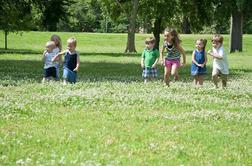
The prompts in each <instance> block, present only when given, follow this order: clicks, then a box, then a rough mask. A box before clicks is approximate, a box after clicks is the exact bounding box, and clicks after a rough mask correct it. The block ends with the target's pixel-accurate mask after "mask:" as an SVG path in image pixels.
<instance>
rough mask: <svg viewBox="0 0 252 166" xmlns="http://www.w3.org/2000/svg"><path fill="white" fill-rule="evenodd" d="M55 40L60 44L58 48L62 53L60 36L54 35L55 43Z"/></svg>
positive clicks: (52, 37)
mask: <svg viewBox="0 0 252 166" xmlns="http://www.w3.org/2000/svg"><path fill="white" fill-rule="evenodd" d="M54 39H56V40H58V44H57V45H56V46H57V47H58V48H59V49H60V51H61V49H62V44H61V39H60V37H59V36H58V35H56V34H54V35H52V36H51V41H54Z"/></svg>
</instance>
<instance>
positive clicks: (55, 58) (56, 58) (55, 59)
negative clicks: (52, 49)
mask: <svg viewBox="0 0 252 166" xmlns="http://www.w3.org/2000/svg"><path fill="white" fill-rule="evenodd" d="M65 52H66V51H62V52H60V53H58V54H57V55H56V56H55V57H53V59H52V61H53V62H55V61H59V60H61V56H62V55H63V54H65Z"/></svg>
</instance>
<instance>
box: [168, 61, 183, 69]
mask: <svg viewBox="0 0 252 166" xmlns="http://www.w3.org/2000/svg"><path fill="white" fill-rule="evenodd" d="M164 65H165V67H169V68H171V67H172V66H173V65H175V66H177V67H180V60H165V64H164Z"/></svg>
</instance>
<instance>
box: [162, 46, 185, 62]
mask: <svg viewBox="0 0 252 166" xmlns="http://www.w3.org/2000/svg"><path fill="white" fill-rule="evenodd" d="M163 47H164V48H165V49H166V50H167V54H166V57H165V59H167V60H180V57H181V55H180V52H179V50H178V49H177V48H175V47H174V45H169V44H168V43H166V42H165V43H164V46H163Z"/></svg>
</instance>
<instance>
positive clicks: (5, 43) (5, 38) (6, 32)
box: [4, 31, 8, 50]
mask: <svg viewBox="0 0 252 166" xmlns="http://www.w3.org/2000/svg"><path fill="white" fill-rule="evenodd" d="M7 37H8V31H4V48H5V50H7V49H8V38H7Z"/></svg>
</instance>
